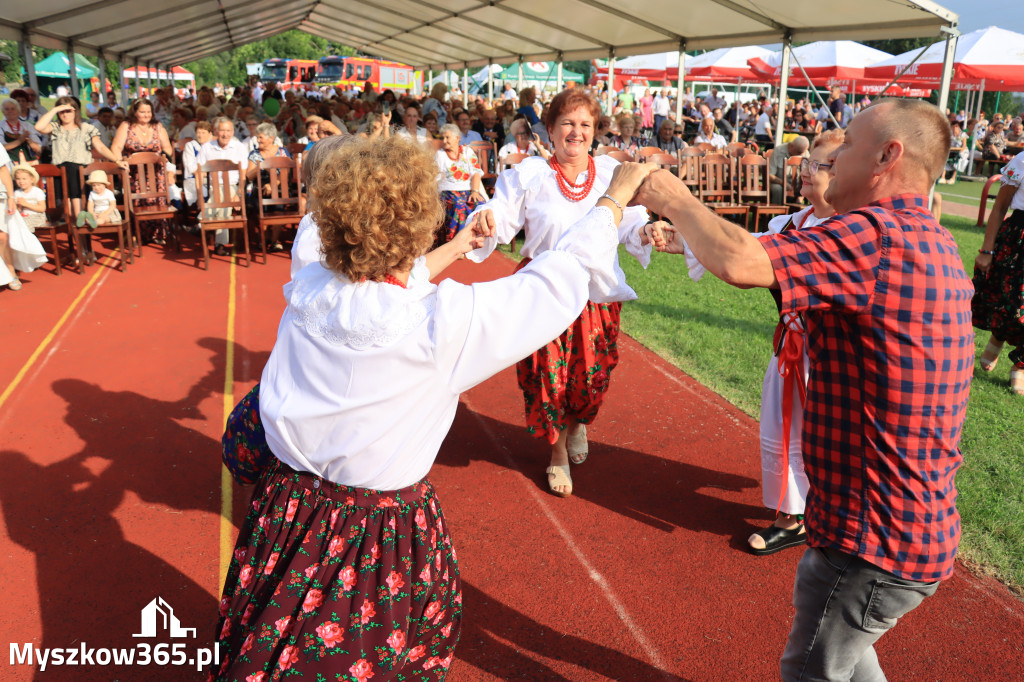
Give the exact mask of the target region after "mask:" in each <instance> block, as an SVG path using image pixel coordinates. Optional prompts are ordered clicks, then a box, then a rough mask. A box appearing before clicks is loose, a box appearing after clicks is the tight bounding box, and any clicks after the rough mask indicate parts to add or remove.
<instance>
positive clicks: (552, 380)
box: [468, 88, 651, 497]
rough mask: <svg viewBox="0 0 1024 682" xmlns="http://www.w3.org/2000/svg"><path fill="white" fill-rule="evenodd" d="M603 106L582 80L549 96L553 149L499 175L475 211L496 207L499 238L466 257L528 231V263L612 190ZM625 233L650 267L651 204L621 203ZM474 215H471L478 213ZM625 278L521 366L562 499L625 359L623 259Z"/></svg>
mask: <svg viewBox="0 0 1024 682" xmlns="http://www.w3.org/2000/svg"><path fill="white" fill-rule="evenodd" d="M600 116H601V108H600V105H599V104H598V103H597V100H595V99H594V98H593V97H591V96H590V95H588V94H586V93H584V92H582V90H581V89H580V88H570V89H568V90H563V91H562V92H561V93H559V94H558V95H556V96H555V98H554V99H553V100H552V101H551V109H550V110H549V112H548V116H547V119H546V120H545V125H546V126H547V129H548V136H549V138H550V139H551V144H552V146H553V147H554V150H555V153H554V156H553V157H552V158H551V159H550V160H545V159H541V158H539V157H531V158H528V159H524V160H523V161H521V162H520V163H519V164H517V165H516V166H514V167H513V168H510V169H509V170H507V171H505V172H504V173H502V174H501V176H500V177H499V178H498V181H497V183H495V187H494V198H493V199H491V201H489V202H487V203H486V204H484V205H483V206H480V207H478V208H477V211H482V212H488V213H489V214H490V216H489V218H488V219H489V220H493V222H494V225H495V236H494V237H490V238H488V239H487V240H486V241H485V243H484V246H483V248H480V249H477V250H475V251H473V252H472V253H470V254H469V256H468V258H470V259H471V260H474V261H477V262H480V261H482V260H483V259H484V258H486V257H487V256H488V255H489V254H490V253H491V251H493V250H494V248H495V247H496V246H497V245H498V243H503V244H507V243H508V242H510V241H511V240H512V239H513V238H514V237H515V235H516V234H517V233H518V232H519V231H520V230H525V232H526V241H525V243H524V244H523V248H522V251H521V253H522V255H523V256H525V259H524V260H523V262H522V263H521V264H520V267H522V266H523V265H525V264H526V263H529V262H530V259H532V258H537V257H538V256H539V255H540V254H542V253H544V252H545V251H547V250H549V249H551V248H552V247H554V245H555V244H556V243H558V240H559V238H560V237H561V236H562V233H563V232H564V231H565V228H566V227H567V226H569V225H572V224H573V223H574V222H576V220H578V219H579V218H580V217H582V216H583V215H585V214H586V213H587V211H589V210H590V209H591V208H593V206H594V204H595V203H596V202H597V201H598V199H599V198H600V197H602V195H604V193H605V190H606V188H607V187H608V183H609V182H610V180H611V177H612V173H613V172H614V171H615V167H616V166H618V165H619V162H618V161H616V160H615V159H612V158H611V157H609V156H600V157H597V158H596V159H595V158H594V157H592V156H590V144H591V142H592V141H593V139H594V129H595V126H596V124H597V121H598V119H599V118H600ZM623 209H624V210H623V216H622V222H621V223H620V224H619V230H618V234H619V241H620V242H621V243H622V244H624V245H625V246H626V250H627V251H628V252H629V253H630V254H632V255H633V256H635V257H636V258H637V260H639V261H640V263H641V264H642V265H643V266H644V267H647V264H648V263H649V262H650V258H651V248H650V246H649V245H644V243H643V242H646V236H645V235H642V234H641V231H642V230H644V229H648V230H649V228H645V225H646V224H647V210H646V209H644V208H643V207H640V206H637V207H630V208H626V207H623ZM471 218H472V216H471ZM615 274H616V277H617V282H616V285H615V286H614V287H612V288H611V290H609V291H606V292H601V293H597V292H594V291H592V292H591V297H590V301H589V302H588V303H587V307H586V308H584V310H583V313H582V314H581V315H580V317H579V318H577V319H576V320H575V321H574V322H573V324H572V326H570V327H569V328H568V329H567V330H565V331H564V332H563V333H562V334H561V335H560V336H559V337H558V338H556V339H554V340H553V341H551V342H550V343H549V344H547V345H546V346H545V347H544V348H542V349H540V350H539V351H537V352H535V353H534V354H533V355H531V356H529V357H528V358H526V359H524V360H522V361H521V362H520V363H519V364H518V365H517V366H516V370H517V375H518V378H519V387H520V388H521V389H522V391H523V398H524V399H525V402H526V424H527V430H528V431H529V432H530V433H531V434H532V435H534V436H536V437H537V438H543V439H545V440H547V442H548V443H549V444H550V445H551V465H550V466H549V467H548V468H547V474H548V487H549V488H550V489H551V491H552V492H553V493H555V494H556V495H559V496H562V497H568V496H569V495H571V494H572V478H571V477H570V475H569V463H570V462H572V463H573V464H582V463H583V461H584V460H585V459H586V458H587V453H588V450H589V446H588V444H587V429H586V426H585V425H586V424H590V423H592V422H593V421H594V419H595V418H596V417H597V413H598V411H599V410H600V408H601V402H602V400H603V399H604V394H605V392H606V391H607V390H608V379H609V376H610V375H611V371H612V369H614V368H615V365H616V364H618V361H619V354H618V348H617V346H616V341H617V339H618V335H619V311H620V310H621V308H622V301H630V300H633V299H635V298H636V293H634V291H633V290H632V289H630V288H629V285H627V284H626V278H625V275H624V274H623V272H622V269H621V268H620V267H619V263H618V259H617V258H616V261H615Z"/></svg>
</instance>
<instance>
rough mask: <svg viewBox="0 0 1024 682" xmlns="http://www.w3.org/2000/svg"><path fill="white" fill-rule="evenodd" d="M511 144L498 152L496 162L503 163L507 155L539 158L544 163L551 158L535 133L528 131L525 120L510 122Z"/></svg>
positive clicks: (519, 119)
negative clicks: (512, 139)
mask: <svg viewBox="0 0 1024 682" xmlns="http://www.w3.org/2000/svg"><path fill="white" fill-rule="evenodd" d="M510 132H511V134H512V137H513V138H514V141H513V142H509V143H508V144H507V145H505V146H504V147H502V148H501V149H499V150H498V162H499V163H505V158H506V157H508V155H509V154H526V155H527V156H539V157H541V158H542V159H544V160H545V161H547V160H548V159H550V158H551V152H549V151H548V150H547V148H546V147H544V145H543V144H542V143H541V141H540V137H539V136H538V135H537V133H535V132H533V130H531V129H530V125H529V124H528V123H527V122H526V119H525V118H517V119H516V120H514V121H512V129H511V131H510Z"/></svg>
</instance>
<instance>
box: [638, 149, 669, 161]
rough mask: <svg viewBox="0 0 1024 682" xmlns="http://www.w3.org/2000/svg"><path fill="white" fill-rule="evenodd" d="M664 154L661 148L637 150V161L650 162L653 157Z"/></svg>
mask: <svg viewBox="0 0 1024 682" xmlns="http://www.w3.org/2000/svg"><path fill="white" fill-rule="evenodd" d="M664 153H665V152H663V151H661V147H641V148H640V149H639V150H637V153H636V160H637V161H640V162H641V163H642V162H644V161H647V160H649V159H650V158H651V157H652V156H655V155H656V154H664Z"/></svg>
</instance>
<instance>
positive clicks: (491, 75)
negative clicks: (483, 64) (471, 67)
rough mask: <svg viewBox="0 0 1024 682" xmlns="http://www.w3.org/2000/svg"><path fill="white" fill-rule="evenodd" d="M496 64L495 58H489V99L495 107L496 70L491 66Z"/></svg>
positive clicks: (492, 106)
mask: <svg viewBox="0 0 1024 682" xmlns="http://www.w3.org/2000/svg"><path fill="white" fill-rule="evenodd" d="M492 66H494V60H493V59H488V60H487V101H489V102H490V103H491V108H492V109H493V108H494V71H492V70H491V67H492Z"/></svg>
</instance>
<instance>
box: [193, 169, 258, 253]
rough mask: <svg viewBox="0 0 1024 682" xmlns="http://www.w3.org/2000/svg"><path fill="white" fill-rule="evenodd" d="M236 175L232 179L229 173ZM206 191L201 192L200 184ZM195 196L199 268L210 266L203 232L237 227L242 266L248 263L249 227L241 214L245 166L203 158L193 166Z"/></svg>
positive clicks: (242, 209) (242, 211)
mask: <svg viewBox="0 0 1024 682" xmlns="http://www.w3.org/2000/svg"><path fill="white" fill-rule="evenodd" d="M232 173H237V174H238V177H237V179H236V180H234V181H232V179H231V174H232ZM204 187H205V188H206V190H207V192H208V195H207V196H203V188H204ZM196 197H197V199H198V200H199V221H200V222H199V241H200V243H201V244H202V247H203V268H204V269H206V270H209V269H210V251H209V247H208V246H207V244H206V233H207V232H214V231H216V230H241V231H242V239H243V243H244V244H245V267H249V261H251V260H252V255H251V254H250V253H249V229H248V222H247V219H246V216H245V168H244V167H243V166H242V164H240V163H238V164H235V163H232V162H231V161H227V160H224V159H218V160H216V161H207V162H206V163H204V164H203V165H201V166H199V167H198V168H197V169H196Z"/></svg>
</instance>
